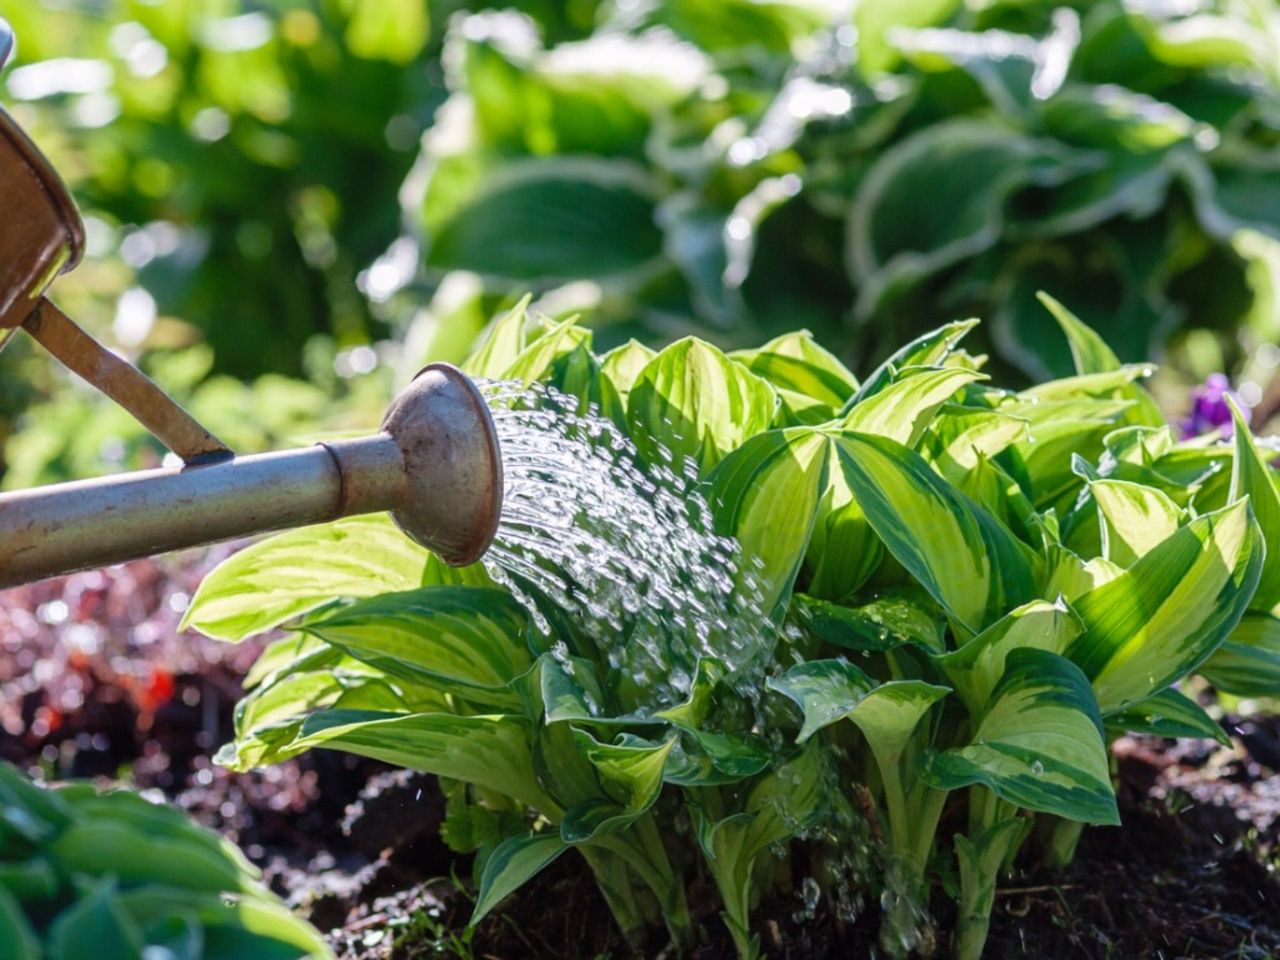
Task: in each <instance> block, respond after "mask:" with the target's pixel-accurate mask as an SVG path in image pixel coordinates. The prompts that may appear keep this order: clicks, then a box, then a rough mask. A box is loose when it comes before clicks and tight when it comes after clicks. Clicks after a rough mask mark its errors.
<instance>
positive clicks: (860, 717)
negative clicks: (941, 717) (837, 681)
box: [849, 680, 951, 777]
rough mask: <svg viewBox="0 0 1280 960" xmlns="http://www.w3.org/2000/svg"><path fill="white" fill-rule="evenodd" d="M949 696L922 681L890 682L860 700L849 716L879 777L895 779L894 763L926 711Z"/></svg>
mask: <svg viewBox="0 0 1280 960" xmlns="http://www.w3.org/2000/svg"><path fill="white" fill-rule="evenodd" d="M950 692H951V690H950V688H949V687H943V686H939V685H938V684H933V683H925V682H924V681H923V680H892V681H890V682H889V683H882V684H880V686H878V687H876V688H875V689H874V690H872V691H871V692H870V693H868V694H867V695H866V696H865V697H863V698H862V699H861V700H860V701H859V702H858V703H857V705H855V706H854V708H853V710H852V711H850V713H849V719H850V720H852V721H853V722H854V723H855V724H857V727H858V729H859V730H861V731H862V734H863V736H865V737H866V738H867V744H868V745H869V746H870V747H871V752H872V754H874V755H875V758H876V766H878V767H879V768H880V775H881V776H882V777H889V776H893V777H897V773H896V770H897V765H898V761H899V760H900V758H901V757H902V755H903V754H904V753H905V751H906V749H907V745H908V743H909V742H910V741H911V737H912V735H913V734H914V733H915V731H916V727H918V726H919V725H920V721H921V720H922V719H924V716H925V714H927V713H928V712H929V710H930V708H931V707H932V706H933V705H934V704H935V703H937V702H938V701H939V700H941V699H942V698H943V697H945V696H946V695H947V694H949V693H950Z"/></svg>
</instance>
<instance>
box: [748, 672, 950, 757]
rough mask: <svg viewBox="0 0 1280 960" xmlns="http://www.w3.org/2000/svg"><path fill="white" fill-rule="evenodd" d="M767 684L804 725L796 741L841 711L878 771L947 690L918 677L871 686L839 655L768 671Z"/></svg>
mask: <svg viewBox="0 0 1280 960" xmlns="http://www.w3.org/2000/svg"><path fill="white" fill-rule="evenodd" d="M767 685H768V687H769V689H770V690H776V691H777V692H778V693H781V694H782V695H783V696H786V697H788V698H789V699H791V700H792V701H794V702H795V703H796V705H797V706H799V707H800V710H801V712H802V713H803V715H804V726H803V727H802V728H801V730H800V734H799V736H798V737H797V738H796V742H797V743H799V742H803V741H804V740H806V739H807V738H809V737H811V736H812V735H813V734H814V733H816V732H817V731H819V730H821V729H822V728H823V727H826V726H830V725H831V724H833V723H835V722H836V721H837V720H842V719H844V718H846V717H847V718H848V719H849V720H852V721H853V722H854V723H855V724H857V726H858V728H859V729H860V730H861V731H862V733H863V735H864V736H865V737H866V738H867V743H868V744H869V745H870V746H871V752H872V753H873V754H875V758H876V763H877V764H878V765H879V766H880V770H881V771H882V773H885V772H886V771H888V770H891V769H895V768H894V765H895V764H896V763H897V761H898V758H899V757H900V756H901V755H902V752H903V751H904V750H905V749H906V746H907V742H908V741H909V740H910V739H911V735H912V734H913V733H914V732H915V729H916V727H917V726H919V724H920V720H921V718H922V717H923V716H924V715H925V714H926V713H927V712H928V710H929V708H930V707H932V706H933V705H934V704H935V703H937V702H938V701H939V700H941V699H942V698H943V697H945V696H946V695H947V694H948V693H950V692H951V691H950V689H949V688H947V687H941V686H937V685H935V684H930V683H925V682H924V681H922V680H893V681H890V682H889V683H882V684H880V685H879V686H876V685H875V683H874V681H872V680H871V679H870V678H869V677H868V676H867V675H866V674H865V673H863V672H862V671H861V670H859V669H858V668H857V667H855V666H853V665H852V664H851V663H848V662H847V661H844V660H811V661H809V662H807V663H800V664H796V665H795V666H794V667H792V668H791V669H790V670H788V671H787V672H786V673H784V674H783V675H782V676H781V677H771V678H770V679H769V680H768V681H767ZM885 775H886V776H887V775H888V774H887V773H885Z"/></svg>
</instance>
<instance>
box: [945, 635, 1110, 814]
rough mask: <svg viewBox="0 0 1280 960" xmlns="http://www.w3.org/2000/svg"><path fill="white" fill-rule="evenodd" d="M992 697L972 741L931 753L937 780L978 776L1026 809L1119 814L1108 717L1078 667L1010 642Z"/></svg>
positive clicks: (972, 780) (969, 780) (957, 783)
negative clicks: (1104, 719)
mask: <svg viewBox="0 0 1280 960" xmlns="http://www.w3.org/2000/svg"><path fill="white" fill-rule="evenodd" d="M991 701H992V702H991V705H990V707H989V708H988V709H987V711H986V713H985V715H984V716H983V718H982V721H981V722H980V723H979V724H978V725H977V727H976V729H975V730H974V732H973V739H972V742H971V743H970V744H969V745H968V746H965V747H957V748H954V749H951V750H947V751H944V752H942V753H936V754H933V755H932V756H931V757H930V758H929V761H928V763H927V764H926V766H925V770H924V776H925V778H926V779H927V780H928V781H929V782H930V783H931V784H932V785H933V786H934V787H936V788H938V789H943V790H955V789H957V788H959V787H966V786H970V785H971V784H976V783H980V784H983V785H985V786H987V787H990V788H991V790H993V791H994V792H995V793H996V795H997V796H999V797H1001V798H1002V799H1004V800H1007V801H1009V802H1010V803H1013V804H1016V805H1017V806H1019V807H1024V808H1026V809H1028V810H1037V811H1041V812H1044V813H1052V814H1056V815H1057V816H1060V817H1065V818H1067V819H1069V820H1080V821H1084V822H1086V823H1110V824H1117V823H1119V822H1120V816H1119V813H1118V812H1117V810H1116V800H1115V794H1114V792H1113V791H1112V788H1111V779H1110V774H1109V772H1108V769H1107V750H1106V745H1105V742H1104V739H1103V731H1102V719H1101V717H1100V716H1099V713H1098V705H1097V702H1096V701H1095V700H1094V697H1093V691H1092V690H1091V689H1090V687H1089V681H1088V679H1087V678H1086V677H1085V676H1084V674H1083V673H1081V672H1080V669H1079V668H1078V667H1076V666H1075V665H1074V664H1072V663H1071V662H1070V661H1068V660H1066V659H1065V658H1063V657H1061V656H1058V655H1057V654H1055V653H1050V652H1049V651H1047V650H1035V649H1025V648H1024V649H1017V650H1012V651H1010V652H1009V654H1008V656H1007V657H1006V659H1005V672H1004V676H1003V677H1002V678H1001V680H1000V682H999V683H998V684H997V685H996V688H995V689H994V690H993V691H992V694H991Z"/></svg>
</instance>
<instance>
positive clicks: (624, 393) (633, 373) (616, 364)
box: [600, 340, 658, 422]
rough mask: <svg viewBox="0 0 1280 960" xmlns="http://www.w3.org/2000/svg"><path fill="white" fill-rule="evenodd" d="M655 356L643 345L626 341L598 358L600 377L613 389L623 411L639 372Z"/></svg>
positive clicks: (633, 341)
mask: <svg viewBox="0 0 1280 960" xmlns="http://www.w3.org/2000/svg"><path fill="white" fill-rule="evenodd" d="M657 355H658V354H657V351H655V350H652V349H650V348H649V347H646V346H645V345H644V344H643V343H639V342H637V341H635V340H628V341H627V342H626V343H624V344H623V345H622V346H620V347H614V348H613V349H612V350H610V351H609V352H608V353H606V354H605V355H604V356H603V357H601V358H600V375H601V377H602V378H603V379H604V380H606V381H607V382H608V383H609V385H610V386H612V387H613V389H614V391H615V393H616V394H617V399H618V402H619V405H620V408H621V409H622V410H623V411H625V410H626V408H627V403H628V398H629V397H630V396H631V389H632V387H634V386H635V382H636V379H637V378H638V377H639V376H640V372H641V371H642V370H644V368H645V367H646V366H647V365H648V363H649V361H650V360H652V359H653V358H654V357H656V356H657ZM624 422H625V421H624Z"/></svg>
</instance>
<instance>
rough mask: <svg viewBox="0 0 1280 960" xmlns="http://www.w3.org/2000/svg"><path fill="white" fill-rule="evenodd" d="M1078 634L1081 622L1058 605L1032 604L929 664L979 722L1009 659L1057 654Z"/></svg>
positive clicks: (1039, 602) (1034, 601)
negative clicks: (1023, 653) (1031, 652)
mask: <svg viewBox="0 0 1280 960" xmlns="http://www.w3.org/2000/svg"><path fill="white" fill-rule="evenodd" d="M1081 629H1082V626H1081V624H1080V618H1079V617H1077V616H1076V615H1075V614H1074V613H1073V612H1072V611H1071V609H1070V608H1069V607H1068V606H1067V605H1066V603H1065V602H1063V601H1062V600H1059V601H1058V602H1056V603H1049V602H1048V601H1045V600H1033V601H1031V603H1028V604H1024V605H1023V606H1021V607H1019V608H1018V609H1016V610H1014V611H1013V612H1012V613H1010V614H1008V615H1007V616H1005V617H1002V618H1001V619H1000V620H997V621H996V622H995V623H993V624H992V625H991V626H989V627H988V628H987V629H986V630H984V631H982V633H980V634H978V636H976V637H974V638H973V639H972V640H970V641H969V642H968V643H966V644H965V645H964V646H962V647H961V648H960V649H959V650H956V651H954V652H952V653H948V654H945V655H943V656H940V657H936V658H935V659H934V662H935V663H936V664H937V665H938V666H939V667H940V668H941V669H942V672H943V673H944V674H946V676H947V679H948V680H950V681H951V684H952V686H953V687H954V688H955V691H956V693H958V694H959V695H960V699H961V700H963V701H964V704H965V706H966V707H967V708H968V710H969V715H970V716H971V717H974V718H979V717H981V716H982V715H983V714H984V712H985V711H986V709H987V706H988V705H989V704H990V702H991V692H992V691H993V690H994V689H995V688H996V685H997V684H998V683H999V682H1000V678H1001V677H1003V676H1004V673H1005V661H1006V660H1007V659H1008V656H1009V654H1010V653H1012V652H1013V651H1014V650H1022V649H1028V648H1030V649H1036V650H1048V651H1050V652H1051V653H1062V651H1063V650H1065V649H1066V648H1067V645H1068V644H1070V643H1071V641H1072V640H1074V639H1075V638H1076V637H1077V636H1079V635H1080V631H1081Z"/></svg>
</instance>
